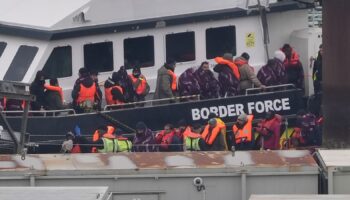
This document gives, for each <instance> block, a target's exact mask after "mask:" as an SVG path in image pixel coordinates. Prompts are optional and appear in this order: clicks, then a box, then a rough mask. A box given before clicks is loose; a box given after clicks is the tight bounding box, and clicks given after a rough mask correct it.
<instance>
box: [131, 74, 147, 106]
mask: <svg viewBox="0 0 350 200" xmlns="http://www.w3.org/2000/svg"><path fill="white" fill-rule="evenodd" d="M129 78H130V80H131V82H132V86H133V90H134V96H135V101H145V97H146V95H147V94H148V93H149V90H150V87H149V85H148V83H147V80H146V77H145V76H144V75H143V74H142V73H141V69H140V68H139V67H134V68H133V69H132V74H130V75H129Z"/></svg>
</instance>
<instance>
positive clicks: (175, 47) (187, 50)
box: [166, 32, 196, 62]
mask: <svg viewBox="0 0 350 200" xmlns="http://www.w3.org/2000/svg"><path fill="white" fill-rule="evenodd" d="M194 46H195V43H194V32H185V33H175V34H169V35H166V60H167V61H168V60H169V59H174V60H175V61H176V62H186V61H191V60H195V59H196V51H195V47H194Z"/></svg>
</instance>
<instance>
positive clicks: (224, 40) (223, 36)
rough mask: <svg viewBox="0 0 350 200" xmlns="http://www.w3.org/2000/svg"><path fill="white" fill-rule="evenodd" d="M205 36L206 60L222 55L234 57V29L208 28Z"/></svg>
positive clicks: (230, 27)
mask: <svg viewBox="0 0 350 200" xmlns="http://www.w3.org/2000/svg"><path fill="white" fill-rule="evenodd" d="M205 34H206V38H205V39H206V47H207V59H212V58H215V57H217V56H223V55H224V53H232V55H234V56H235V55H236V27H234V26H225V27H219V28H209V29H207V30H206V32H205Z"/></svg>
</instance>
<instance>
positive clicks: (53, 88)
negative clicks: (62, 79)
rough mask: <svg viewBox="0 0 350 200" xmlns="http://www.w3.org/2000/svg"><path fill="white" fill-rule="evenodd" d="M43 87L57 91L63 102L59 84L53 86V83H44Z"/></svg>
mask: <svg viewBox="0 0 350 200" xmlns="http://www.w3.org/2000/svg"><path fill="white" fill-rule="evenodd" d="M44 87H45V89H47V90H51V91H56V92H58V93H59V94H60V97H61V101H62V103H63V91H62V88H61V87H60V86H54V85H49V84H45V85H44Z"/></svg>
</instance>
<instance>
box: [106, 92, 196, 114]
mask: <svg viewBox="0 0 350 200" xmlns="http://www.w3.org/2000/svg"><path fill="white" fill-rule="evenodd" d="M198 100H200V95H198V94H197V95H188V96H180V97H173V98H164V99H152V100H146V101H138V102H130V103H124V104H112V105H106V106H105V107H104V108H103V110H115V109H120V108H134V107H148V106H152V105H160V104H165V103H168V102H178V101H180V102H186V101H198Z"/></svg>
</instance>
